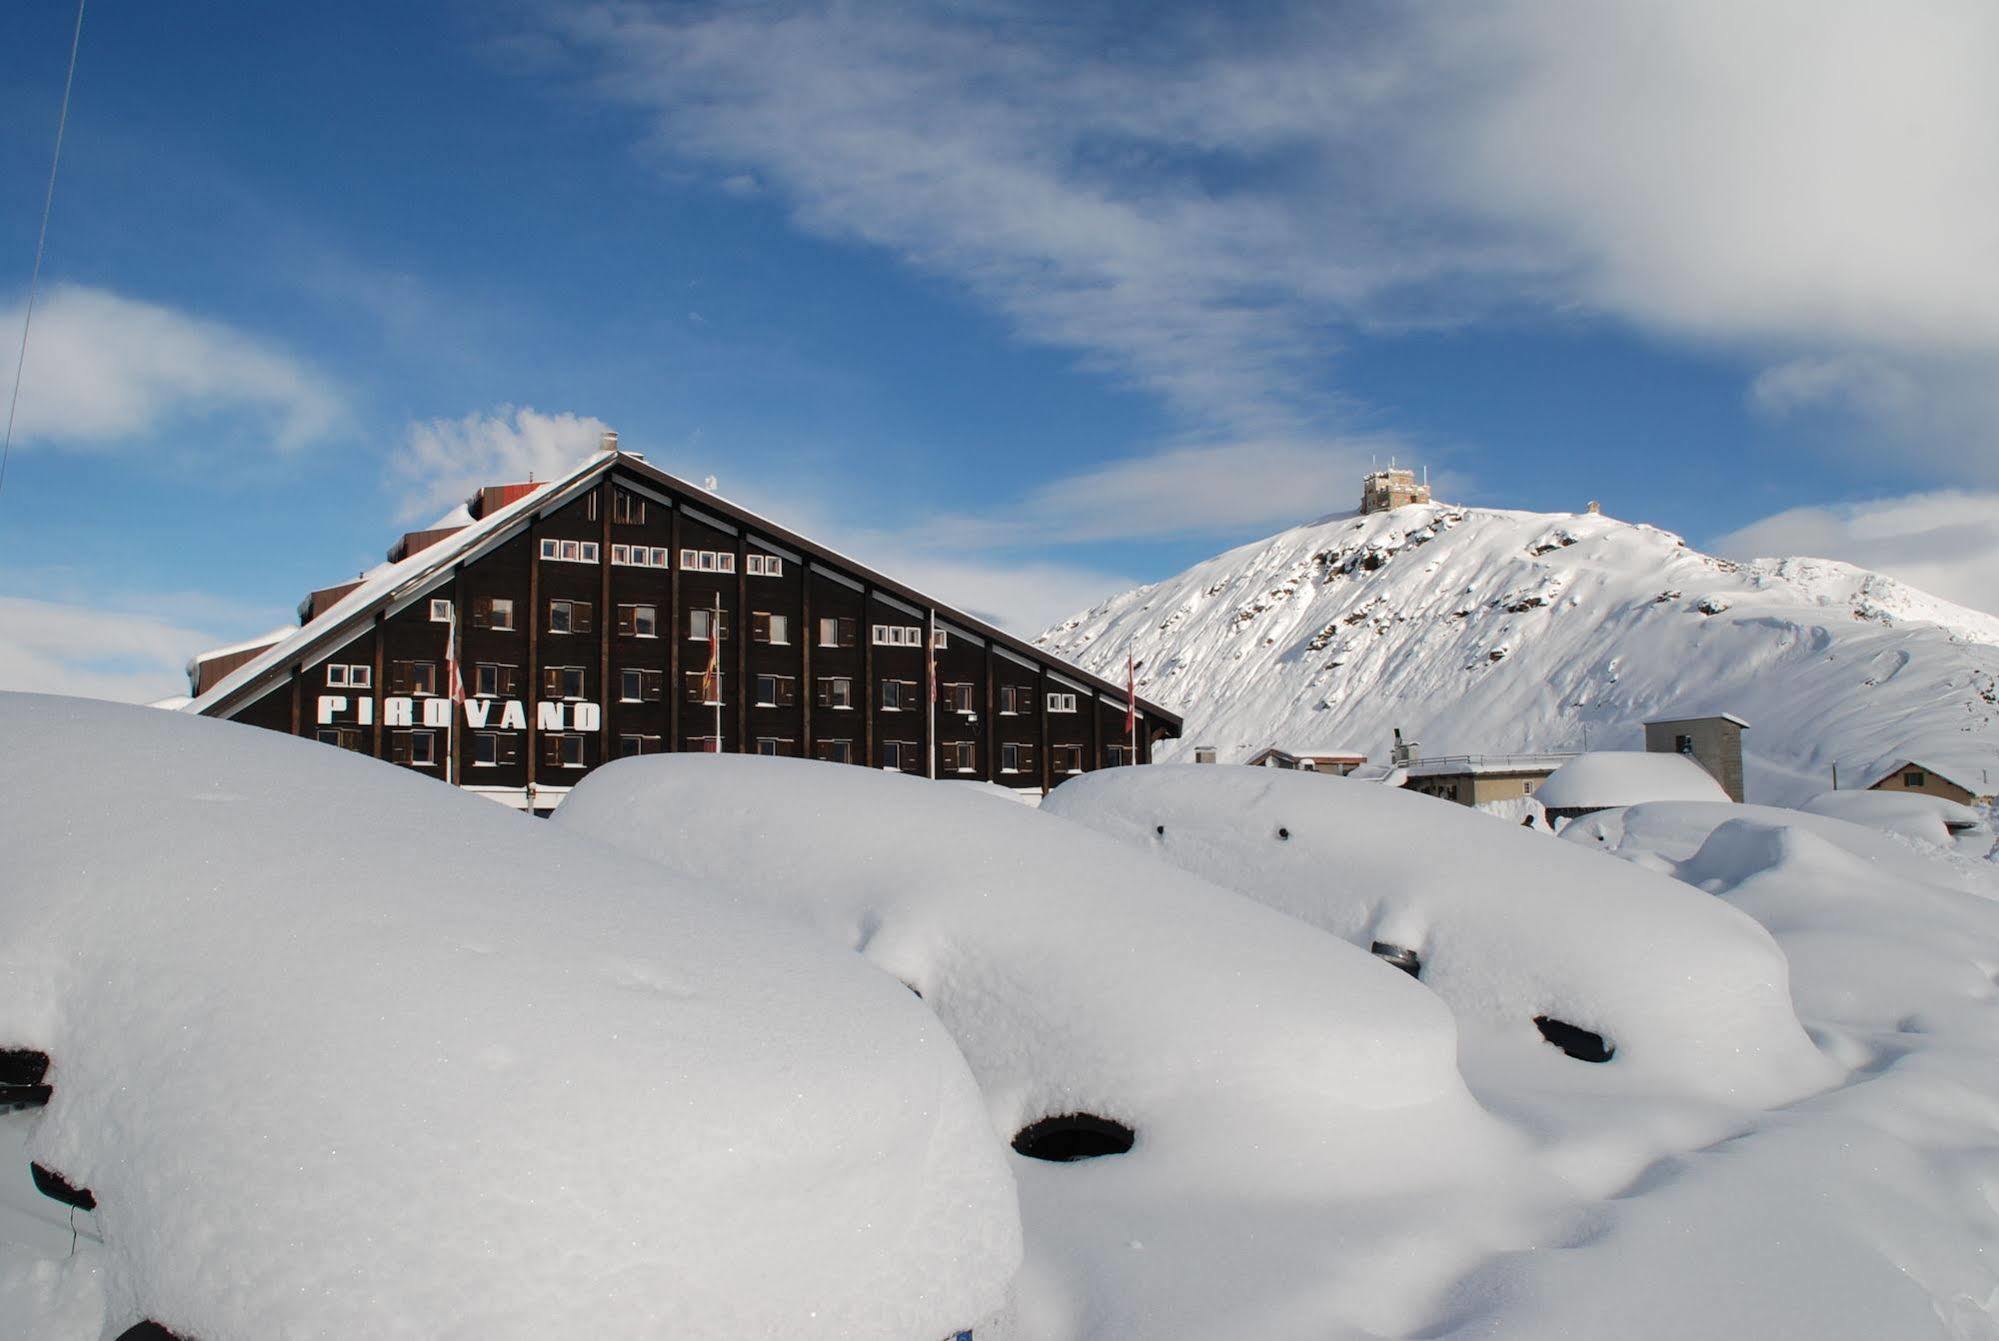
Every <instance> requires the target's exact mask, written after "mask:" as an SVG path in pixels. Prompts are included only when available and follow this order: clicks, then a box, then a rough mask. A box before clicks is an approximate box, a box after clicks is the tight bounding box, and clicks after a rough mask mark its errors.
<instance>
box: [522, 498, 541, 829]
mask: <svg viewBox="0 0 1999 1341" xmlns="http://www.w3.org/2000/svg"><path fill="white" fill-rule="evenodd" d="M525 614H526V616H527V622H528V675H527V687H526V692H525V693H524V694H523V697H524V698H526V699H527V709H528V722H527V733H528V739H527V765H528V771H527V778H528V782H527V791H528V798H527V801H528V813H529V814H533V813H534V787H535V780H536V778H537V777H538V775H539V772H540V768H541V728H540V727H539V726H537V725H536V724H535V723H536V722H537V721H538V720H539V717H538V714H537V711H536V710H537V709H539V708H540V707H541V514H540V513H539V512H537V513H535V514H534V515H533V516H532V517H529V518H528V608H527V610H526V611H525Z"/></svg>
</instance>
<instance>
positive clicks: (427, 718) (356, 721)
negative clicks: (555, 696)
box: [315, 694, 604, 731]
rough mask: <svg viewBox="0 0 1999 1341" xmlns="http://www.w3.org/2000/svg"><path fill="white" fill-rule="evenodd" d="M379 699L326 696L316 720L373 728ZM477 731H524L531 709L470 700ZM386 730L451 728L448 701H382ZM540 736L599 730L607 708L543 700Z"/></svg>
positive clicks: (537, 713) (515, 702)
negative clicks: (528, 712) (552, 733)
mask: <svg viewBox="0 0 1999 1341" xmlns="http://www.w3.org/2000/svg"><path fill="white" fill-rule="evenodd" d="M377 705H378V700H376V699H375V698H373V697H371V696H369V695H366V694H321V695H320V696H319V702H318V705H317V710H316V713H315V716H316V718H317V720H318V722H319V725H321V726H373V725H374V724H375V715H376V711H377ZM459 706H460V708H461V709H462V710H463V713H462V715H463V717H464V720H465V725H466V726H468V727H470V728H471V729H472V730H474V731H525V730H527V724H528V723H527V705H526V704H525V703H523V702H521V701H520V700H519V699H490V698H468V699H466V700H465V701H464V702H463V703H462V704H460V705H459ZM379 708H380V712H381V718H382V725H383V726H386V727H431V728H439V729H442V728H446V727H449V726H451V725H452V711H451V700H450V699H448V698H430V697H425V698H411V697H405V696H402V695H391V696H390V697H388V698H384V699H381V700H379ZM534 724H535V729H536V730H537V731H596V730H598V729H600V728H601V727H602V726H603V724H604V709H603V707H602V706H601V705H599V704H596V703H576V702H568V701H564V700H544V701H542V702H539V703H536V704H535V705H534Z"/></svg>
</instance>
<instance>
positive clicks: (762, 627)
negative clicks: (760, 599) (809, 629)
mask: <svg viewBox="0 0 1999 1341" xmlns="http://www.w3.org/2000/svg"><path fill="white" fill-rule="evenodd" d="M750 637H751V638H753V639H755V640H756V641H757V642H760V643H778V644H788V643H789V642H790V641H791V616H789V615H773V614H770V613H768V612H767V611H763V610H757V611H753V612H752V613H751V615H750Z"/></svg>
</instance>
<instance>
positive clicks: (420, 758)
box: [410, 731, 437, 768]
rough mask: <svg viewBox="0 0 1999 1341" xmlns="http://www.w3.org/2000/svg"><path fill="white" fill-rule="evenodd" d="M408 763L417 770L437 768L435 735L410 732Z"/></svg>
mask: <svg viewBox="0 0 1999 1341" xmlns="http://www.w3.org/2000/svg"><path fill="white" fill-rule="evenodd" d="M410 763H411V764H412V765H413V766H415V767H417V768H435V767H437V733H436V732H435V731H412V732H410Z"/></svg>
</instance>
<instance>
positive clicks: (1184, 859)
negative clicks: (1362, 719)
mask: <svg viewBox="0 0 1999 1341" xmlns="http://www.w3.org/2000/svg"><path fill="white" fill-rule="evenodd" d="M1690 766H1691V765H1690ZM1703 776H1705V774H1703ZM1042 810H1043V812H1044V813H1047V814H1051V815H1056V816H1060V817H1062V818H1065V819H1069V820H1074V821H1076V822H1078V823H1080V824H1085V825H1088V826H1090V827H1091V828H1094V829H1097V830H1099V831H1101V832H1103V833H1105V834H1108V835H1111V836H1112V837H1115V838H1118V839H1121V840H1122V841H1124V842H1125V843H1127V844H1129V845H1130V846H1132V847H1134V848H1138V849H1140V850H1143V851H1147V852H1151V853H1154V854H1156V855H1158V856H1160V857H1163V858H1164V859H1165V860H1167V861H1170V862H1172V863H1174V864H1175V865H1178V866H1181V867H1183V868H1185V869H1187V870H1189V871H1193V872H1195V873H1197V874H1200V875H1203V876H1205V877H1207V878H1208V879H1211V880H1213V881H1215V882H1216V883H1218V884H1222V885H1225V886H1227V887H1228V888H1231V889H1235V890H1237V891H1239V892H1241V893H1243V894H1246V895H1248V896H1249V897H1251V898H1253V899H1256V900H1258V901H1260V902H1263V903H1266V904H1269V905H1270V906H1271V907H1273V908H1277V909H1280V910H1282V911H1284V912H1287V913H1290V914H1291V915H1293V916H1294V917H1297V918H1300V919H1302V920H1304V921H1306V922H1309V923H1311V924H1313V925H1314V926H1318V927H1323V928H1325V929H1326V930H1328V931H1331V932H1333V933H1334V934H1335V935H1337V936H1340V937H1342V938H1344V939H1346V940H1348V941H1351V942H1353V943H1354V944H1355V945H1358V946H1363V947H1366V946H1370V945H1372V944H1374V943H1377V942H1379V943H1383V944H1385V945H1389V946H1394V947H1399V948H1401V949H1405V950H1410V951H1414V952H1415V953H1416V955H1417V956H1418V957H1419V959H1420V962H1421V980H1422V982H1423V983H1424V984H1426V985H1428V986H1429V987H1430V988H1431V989H1432V990H1433V991H1435V992H1436V994H1437V995H1438V996H1439V997H1441V998H1442V999H1443V1000H1444V1001H1446V1002H1448V1003H1449V1004H1450V1006H1451V1008H1452V1010H1453V1011H1455V1012H1456V1013H1457V1016H1458V1018H1459V1020H1460V1023H1461V1025H1469V1024H1471V1023H1473V1022H1479V1023H1482V1024H1483V1025H1485V1026H1487V1027H1489V1028H1493V1029H1497V1030H1500V1031H1502V1032H1503V1033H1507V1034H1510V1035H1512V1036H1513V1037H1515V1038H1533V1037H1534V1035H1535V1024H1534V1021H1535V1019H1536V1017H1545V1018H1553V1019H1556V1020H1560V1021H1562V1022H1564V1023H1567V1024H1569V1025H1573V1026H1576V1027H1578V1028H1581V1029H1586V1030H1588V1031H1591V1032H1593V1033H1596V1034H1598V1035H1600V1036H1601V1037H1602V1038H1603V1039H1604V1040H1606V1041H1607V1042H1608V1043H1610V1044H1611V1045H1612V1046H1614V1047H1615V1049H1616V1054H1615V1056H1614V1058H1613V1059H1612V1063H1611V1065H1612V1066H1614V1067H1616V1068H1618V1069H1619V1070H1620V1071H1621V1072H1623V1073H1625V1074H1626V1075H1628V1076H1630V1077H1631V1078H1632V1079H1633V1080H1635V1081H1641V1082H1642V1083H1645V1084H1648V1085H1653V1086H1657V1087H1661V1088H1664V1089H1667V1090H1670V1091H1678V1092H1681V1093H1686V1094H1692V1095H1707V1096H1713V1097H1715V1098H1720V1099H1726V1100H1728V1101H1730V1102H1734V1103H1740V1104H1745V1105H1750V1106H1756V1107H1761V1106H1765V1105H1768V1104H1773V1103H1780V1102H1784V1101H1786V1100H1790V1099H1794V1098H1797V1097H1798V1096H1800V1095H1803V1094H1806V1093H1809V1092H1810V1091H1812V1090H1815V1089H1818V1088H1820V1087H1822V1086H1823V1085H1825V1084H1827V1083H1829V1082H1830V1081H1831V1080H1832V1078H1833V1074H1832V1071H1831V1068H1830V1067H1828V1066H1827V1065H1826V1063H1825V1060H1824V1059H1823V1058H1822V1057H1820V1056H1819V1054H1818V1053H1817V1051H1816V1050H1815V1049H1814V1048H1813V1047H1812V1045H1811V1042H1810V1040H1809V1039H1808V1038H1807V1037H1806V1036H1805V1033H1804V1031H1803V1030H1802V1029H1801V1028H1800V1026H1799V1024H1798V1020H1797V1017H1796V1015H1795V1014H1794V1013H1793V1012H1792V1009H1791V1002H1790V998H1789V994H1788V992H1787V990H1786V970H1785V964H1784V956H1783V955H1782V954H1781V953H1779V952H1778V950H1777V948H1776V946H1775V945H1773V944H1772V942H1771V940H1770V937H1769V936H1768V935H1767V934H1766V933H1765V932H1764V931H1763V930H1762V928H1760V927H1758V926H1757V925H1756V924H1755V923H1754V922H1753V921H1751V920H1750V919H1749V918H1746V917H1744V916H1742V915H1741V914H1739V913H1736V912H1735V911H1733V910H1732V909H1730V908H1728V907H1726V906H1725V905H1722V904H1719V903H1716V902H1715V901H1713V900H1712V899H1707V898H1702V897H1700V896H1698V895H1697V894H1695V893H1694V892H1693V891H1690V890H1688V889H1686V888H1685V887H1684V886H1682V885H1677V884H1675V883H1673V882H1671V881H1669V880H1665V879H1661V878H1659V877H1658V876H1656V875H1653V874H1650V873H1648V872H1644V871H1640V870H1636V869H1633V868H1631V867H1630V866H1627V865H1623V864H1620V863H1618V862H1615V861H1607V860H1602V859H1600V858H1599V857H1597V856H1595V855H1593V854H1591V853H1589V852H1587V851H1584V850H1582V849H1580V848H1578V847H1577V846H1575V845H1573V844H1564V843H1560V842H1557V841H1554V840H1552V839H1551V838H1549V837H1548V836H1547V835H1545V834H1539V833H1530V832H1527V831H1526V830H1524V829H1522V828H1519V827H1518V826H1509V825H1505V824H1501V823H1495V822H1494V820H1493V819H1492V818H1491V817H1489V816H1485V815H1481V814H1478V813H1476V812H1474V811H1471V810H1468V809H1466V808H1464V807H1461V806H1457V805H1454V804H1452V803H1450V802H1446V801H1439V800H1436V799H1434V798H1432V797H1427V796H1420V795H1417V794H1415V793H1411V792H1404V791H1399V790H1395V789H1391V788H1386V787H1380V786H1376V785H1373V784H1371V783H1357V782H1352V781H1350V780H1348V779H1345V778H1333V777H1320V776H1316V775H1307V774H1296V773H1285V772H1281V771H1277V770H1271V769H1252V768H1239V767H1230V766H1227V765H1179V766H1158V767H1151V768H1126V769H1108V770H1105V771H1103V772H1100V773H1092V774H1086V775H1084V776H1082V777H1079V778H1072V779H1070V780H1069V781H1068V782H1065V783H1063V784H1062V785H1061V786H1060V787H1058V788H1056V790H1055V791H1054V792H1052V793H1050V794H1049V796H1048V799H1047V800H1046V801H1045V802H1044V803H1043V805H1042Z"/></svg>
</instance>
